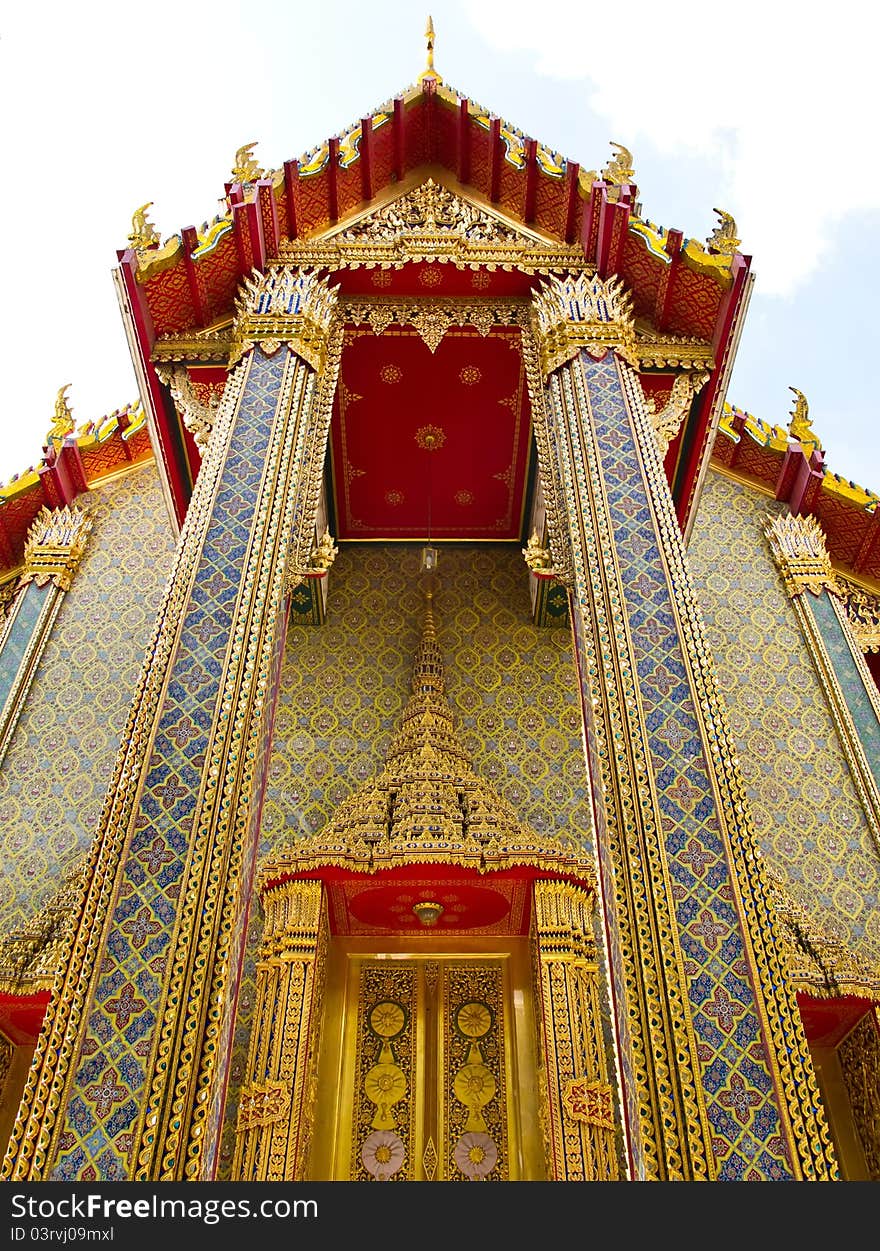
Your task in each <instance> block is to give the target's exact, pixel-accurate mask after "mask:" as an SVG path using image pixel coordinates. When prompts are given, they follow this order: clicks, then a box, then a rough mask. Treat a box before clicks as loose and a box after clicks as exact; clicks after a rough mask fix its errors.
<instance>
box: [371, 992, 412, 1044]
mask: <svg viewBox="0 0 880 1251" xmlns="http://www.w3.org/2000/svg"><path fill="white" fill-rule="evenodd" d="M405 1024H406V1013H405V1012H404V1010H403V1008H402V1007H401V1006H400V1004H399V1003H394V1002H393V1001H392V1000H390V999H384V1000H383V1001H382V1002H381V1003H377V1004H376V1006H375V1007H374V1008H373V1009H372V1010H371V1012H370V1029H371V1030H372V1031H373V1033H374V1034H378V1036H379V1037H380V1038H395V1037H396V1036H397V1035H398V1034H399V1033H400V1031H401V1030H402V1029H403V1027H404V1025H405Z"/></svg>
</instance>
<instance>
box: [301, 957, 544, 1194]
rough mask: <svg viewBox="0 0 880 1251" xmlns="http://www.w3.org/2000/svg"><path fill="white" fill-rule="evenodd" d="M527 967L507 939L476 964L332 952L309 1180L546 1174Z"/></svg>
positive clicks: (473, 959)
mask: <svg viewBox="0 0 880 1251" xmlns="http://www.w3.org/2000/svg"><path fill="white" fill-rule="evenodd" d="M528 968H529V966H528V960H527V953H526V950H525V944H524V943H522V942H521V941H519V940H513V942H512V943H511V940H509V939H508V940H507V942H506V944H505V948H504V950H498V951H486V950H484V949H481V950H480V951H478V952H473V953H468V952H462V951H461V950H460V949H459V950H457V951H454V950H451V951H448V952H438V951H436V950H432V951H431V952H430V953H427V952H426V953H424V954H422V953H419V952H412V951H409V952H400V953H395V952H392V953H381V954H379V953H375V952H372V953H370V952H363V953H361V952H357V951H353V950H351V948H350V947H349V948H347V949H346V950H342V949H339V950H337V951H335V952H334V954H333V956H332V957H331V959H330V967H329V969H328V987H327V994H326V1000H325V1004H326V1010H325V1018H324V1027H323V1029H322V1034H321V1053H320V1058H319V1064H320V1074H319V1078H318V1091H319V1092H321V1093H320V1094H319V1099H318V1105H317V1108H316V1116H315V1124H314V1135H313V1141H312V1169H311V1174H312V1177H313V1179H316V1180H324V1179H335V1180H352V1181H507V1180H526V1179H539V1178H543V1177H544V1176H546V1173H545V1170H544V1159H543V1147H542V1143H541V1136H540V1132H539V1128H538V1116H537V1108H536V1098H537V1096H536V1092H535V1090H534V1073H535V1021H534V1014H533V1005H532V998H533V996H532V990H531V986H530V984H529V980H528ZM528 1073H531V1074H532V1079H531V1080H529V1079H528V1078H527V1077H526V1076H525V1075H526V1074H528Z"/></svg>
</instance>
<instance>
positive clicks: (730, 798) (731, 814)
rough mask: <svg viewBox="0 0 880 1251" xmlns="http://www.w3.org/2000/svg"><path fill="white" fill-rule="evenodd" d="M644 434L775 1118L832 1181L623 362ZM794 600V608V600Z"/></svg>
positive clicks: (692, 600)
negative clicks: (775, 1095)
mask: <svg viewBox="0 0 880 1251" xmlns="http://www.w3.org/2000/svg"><path fill="white" fill-rule="evenodd" d="M617 369H618V372H619V374H620V375H621V379H622V382H623V385H624V388H625V390H626V391H627V393H628V394H629V396H630V398H631V406H630V407H631V412H632V416H633V420H634V423H635V429H636V430H637V432H638V433H639V446H640V448H641V453H642V462H643V466H644V470H645V472H646V474H647V477H648V480H649V481H650V483H651V485H652V490H651V491H650V492H649V501H650V503H651V506H652V509H653V511H654V515H655V522H656V525H657V529H658V534H659V535H660V536H662V542H661V544H660V551H661V554H662V555H663V559H664V561H665V563H666V566H667V571H668V577H669V579H670V581H671V585H672V587H673V588H674V592H675V593H674V595H673V596H672V599H671V603H672V608H673V612H674V613H675V614H676V618H677V623H678V630H679V635H680V637H681V639H682V643H683V646H684V649H685V655H686V657H687V659H688V662H689V668H690V677H689V680H690V682H691V687H692V690H693V691H694V702H695V706H696V707H697V708H698V709H699V710H700V713H698V722H699V725H700V733H701V737H702V739H703V744H704V752H703V754H704V759H705V761H706V764H707V767H708V769H709V775H710V777H711V778H712V782H713V787H714V789H715V797H716V807H717V813H718V818H719V825H720V828H721V830H722V831H723V833H724V836H725V846H726V848H727V849H728V855H729V858H730V864H731V869H732V875H731V881H732V884H733V885H734V887H735V899H736V905H737V911H738V913H739V916H740V919H741V924H742V934H743V938H744V941H745V943H746V949H747V950H748V951H749V955H750V960H751V964H752V967H753V969H754V970H755V974H756V990H757V989H758V988H760V994H757V993H756V996H755V1003H756V1008H757V1011H758V1015H759V1018H760V1020H761V1022H762V1025H763V1027H764V1030H765V1035H766V1037H767V1039H768V1041H770V1043H771V1045H772V1057H771V1058H772V1061H773V1064H772V1065H771V1071H772V1073H773V1076H774V1080H775V1082H776V1084H777V1088H778V1090H779V1092H780V1093H779V1105H780V1106H779V1111H780V1115H781V1117H782V1121H783V1128H784V1133H785V1137H786V1141H787V1143H788V1146H789V1150H790V1152H791V1156H792V1164H793V1167H794V1169H795V1173H796V1176H801V1177H804V1178H806V1179H814V1180H836V1179H837V1176H838V1171H837V1162H836V1159H835V1156H834V1149H833V1146H832V1143H831V1138H830V1132H829V1129H828V1125H827V1122H826V1120H825V1117H824V1113H823V1112H822V1110H821V1103H820V1101H819V1096H818V1088H817V1085H816V1077H815V1073H814V1071H813V1065H812V1060H811V1058H810V1054H809V1048H808V1046H807V1042H806V1038H805V1036H804V1032H803V1024H802V1021H801V1018H800V1013H799V1011H798V1008H797V1002H796V999H795V995H794V990H793V988H792V987H791V986H790V985H789V984H788V983H787V981H786V980H785V978H784V976H783V973H782V967H781V961H780V954H779V951H778V948H777V945H776V942H775V938H774V933H775V931H774V926H773V917H774V910H773V903H772V899H771V897H770V888H769V885H768V881H767V878H766V875H765V873H764V871H763V867H762V861H761V859H760V853H759V850H758V845H757V838H756V835H755V831H754V827H753V825H752V822H751V817H750V815H749V805H748V798H747V795H746V790H745V783H744V781H743V778H742V774H741V772H740V769H739V764H738V760H737V749H736V744H735V742H734V739H733V735H732V733H731V730H730V727H729V724H728V720H727V711H726V707H725V704H724V701H723V697H722V695H721V691H720V689H719V687H718V680H717V677H716V674H715V670H714V666H713V664H712V660H711V655H710V651H709V648H708V647H707V645H706V640H705V630H704V626H703V618H702V611H701V609H700V607H699V602H698V599H697V596H696V594H695V591H694V587H693V582H692V579H691V575H690V570H689V567H688V565H687V558H686V553H685V548H684V542H683V539H682V535H681V530H680V527H679V525H678V521H677V518H676V516H675V512H674V508H673V504H672V499H671V496H670V493H669V489H668V484H667V482H666V478H665V475H664V473H663V468H662V463H661V462H660V460H659V457H658V455H657V451H656V446H655V445H654V441H653V439H651V438H650V437H649V431H648V429H647V428H646V427H647V418H646V416H645V414H644V413H643V411H642V410H641V408H640V405H639V403H638V399H639V396H640V393H641V387H640V386H637V379H636V378H635V376H634V375H633V374H632V373H631V372H630V371H629V370H628V369H627V368H626V365H625V364H624V363H623V362H619V363H618V365H617ZM795 602H798V601H795Z"/></svg>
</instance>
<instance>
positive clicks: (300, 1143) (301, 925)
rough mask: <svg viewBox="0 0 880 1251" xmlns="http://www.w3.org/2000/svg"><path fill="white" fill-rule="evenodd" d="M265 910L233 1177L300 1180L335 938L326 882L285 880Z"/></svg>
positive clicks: (266, 902) (304, 1165)
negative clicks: (325, 980) (329, 952)
mask: <svg viewBox="0 0 880 1251" xmlns="http://www.w3.org/2000/svg"><path fill="white" fill-rule="evenodd" d="M264 907H265V911H266V920H265V924H264V927H263V937H262V943H261V947H260V955H259V960H258V963H257V969H256V980H257V986H256V1001H255V1005H254V1016H253V1022H254V1023H253V1026H252V1028H251V1041H250V1050H249V1053H248V1062H247V1073H246V1078H245V1082H244V1085H243V1086H242V1089H241V1097H240V1101H239V1105H238V1121H237V1124H236V1143H235V1158H234V1162H233V1166H232V1178H233V1181H302V1180H303V1178H304V1177H305V1176H306V1171H307V1164H308V1151H309V1143H310V1138H311V1113H312V1105H313V1102H314V1096H315V1070H314V1064H315V1060H316V1051H317V1046H316V1033H317V1029H318V1022H319V1019H320V1009H321V996H322V991H323V978H324V968H325V963H326V960H325V957H326V951H327V941H328V933H329V931H328V926H327V907H326V900H325V897H324V887H323V885H322V884H321V882H309V881H303V882H297V881H293V882H283V883H281V884H280V885H277V886H273V887H270V888H269V889H268V890H267V891H266V893H265V895H264Z"/></svg>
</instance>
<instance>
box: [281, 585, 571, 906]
mask: <svg viewBox="0 0 880 1251" xmlns="http://www.w3.org/2000/svg"><path fill="white" fill-rule="evenodd" d="M414 864H421V865H425V864H442V865H456V866H459V867H461V868H464V869H471V870H474V871H476V872H477V873H479V874H486V873H492V872H497V871H503V870H510V869H522V868H528V869H531V870H533V871H534V872H536V873H538V874H543V875H551V876H565V877H569V878H575V879H577V880H578V881H580V882H582V883H584V884H585V885H587V886H588V887H589V888H590V889H595V881H596V879H595V872H594V869H593V865H592V861H591V860H590V859H589V858H588V856H587V855H586V853H585V852H584V851H583V849H582V848H581V847H580V846H579V844H577V843H576V842H575V841H574V840H573V839H572V840H564V839H562V838H559V837H556V836H553V837H544V838H541V837H539V836H538V835H537V834H536V833H535V832H534V831H533V830H531V829H529V828H528V827H527V826H526V825H524V824H522V823H521V822H520V820H519V819H518V817H517V815H516V813H515V811H514V810H513V808H512V806H511V805H510V804H509V803H508V801H507V800H506V799H504V798H503V796H501V795H499V794H498V793H497V792H496V791H495V790H494V788H493V787H491V786H490V785H489V784H488V783H487V782H485V781H484V780H483V779H482V778H480V777H479V776H478V775H477V774H476V773H475V771H474V769H473V766H472V764H471V761H470V758H469V757H468V754H467V752H466V751H465V749H464V747H463V746H462V744H461V742H460V740H459V738H458V735H457V733H456V730H455V726H454V722H453V716H452V711H451V709H450V707H449V704H448V702H447V700H446V697H445V678H444V671H443V660H442V655H441V652H440V648H439V644H438V642H437V634H436V628H435V624H434V617H433V611H432V595H429V596H428V607H427V612H426V616H425V625H424V630H423V633H422V639H421V642H420V644H419V650H418V655H417V658H416V663H415V666H414V671H413V678H412V693H411V696H410V700H409V703H408V705H407V707H406V709H405V711H404V713H403V716H402V718H401V723H400V727H399V729H398V732H397V735H396V737H395V739H394V741H393V742H392V744H391V747H390V748H389V750H388V753H387V756H386V762H385V765H384V768H383V769H382V770H381V772H380V773H379V774H378V775H377V776H376V777H375V778H373V779H371V780H370V781H368V782H366V783H364V784H363V785H362V786H360V787H358V788H357V789H356V790H355V791H354V792H353V793H352V794H351V795H350V796H349V797H348V798H347V799H346V800H344V801H343V803H342V804H341V805H340V807H339V809H338V810H337V812H336V815H335V816H334V817H333V819H332V820H331V821H330V823H329V824H328V825H327V826H325V828H324V829H323V830H322V831H321V832H319V833H318V834H317V835H313V836H310V837H307V838H304V839H301V840H298V841H297V842H295V843H293V844H292V845H289V846H288V847H287V848H286V849H284V850H282V851H281V852H280V853H276V854H275V855H274V856H273V858H272V861H271V863H270V864H267V865H265V866H264V867H263V868H262V871H261V873H260V889H261V890H266V889H268V888H270V887H271V886H273V885H274V884H276V883H277V882H278V881H281V880H284V879H286V878H289V877H292V876H294V875H297V874H304V873H309V872H314V871H317V870H321V869H326V868H331V867H334V868H341V869H346V870H348V871H350V872H354V873H366V874H374V873H377V872H379V871H381V870H388V869H398V868H404V867H406V866H410V865H414Z"/></svg>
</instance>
